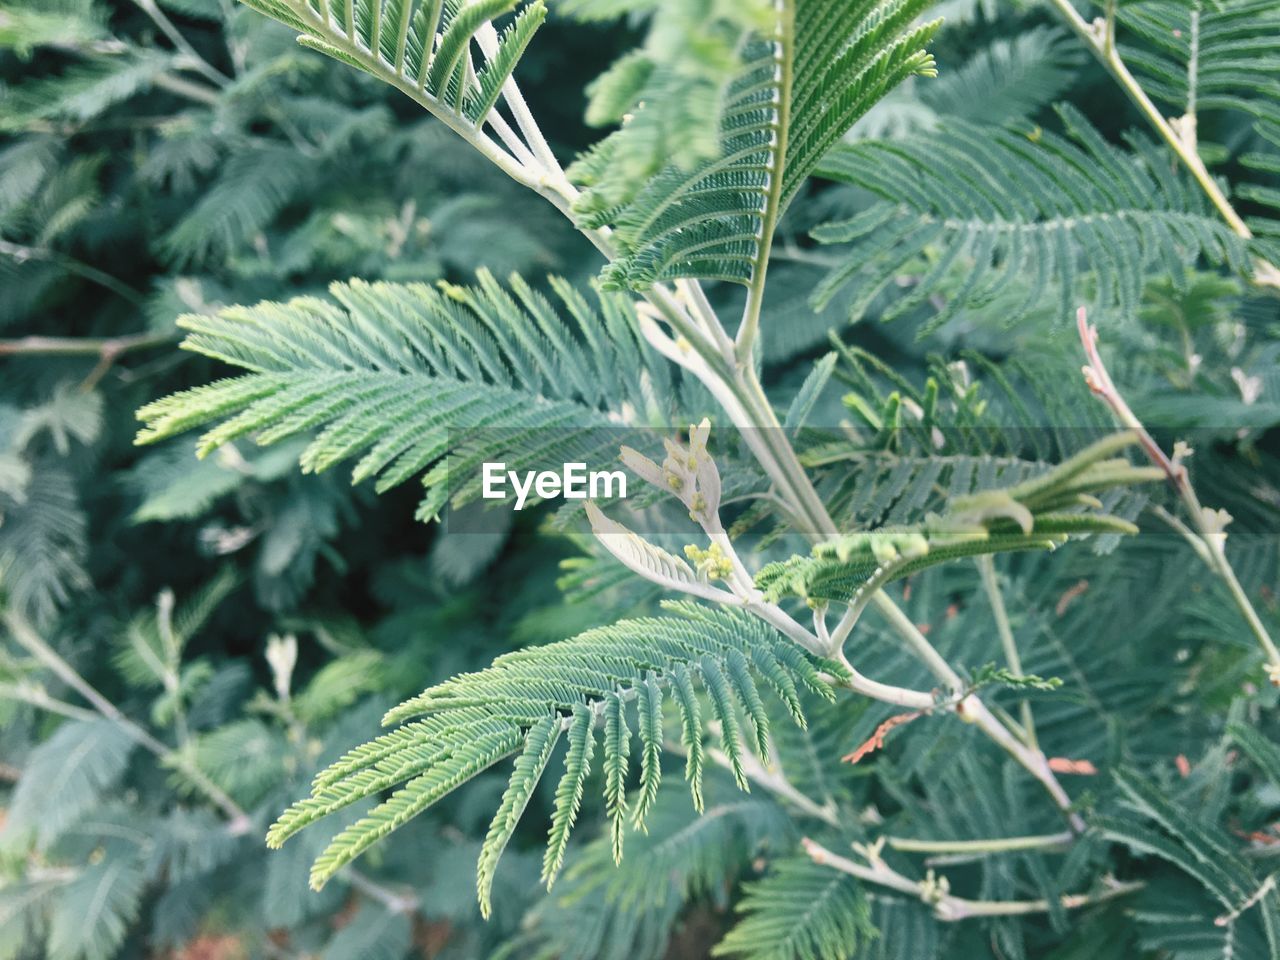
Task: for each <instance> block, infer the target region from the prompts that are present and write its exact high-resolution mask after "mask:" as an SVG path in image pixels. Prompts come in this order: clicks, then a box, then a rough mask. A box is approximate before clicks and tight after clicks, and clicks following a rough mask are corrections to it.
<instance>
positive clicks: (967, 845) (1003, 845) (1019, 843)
mask: <svg viewBox="0 0 1280 960" xmlns="http://www.w3.org/2000/svg"><path fill="white" fill-rule="evenodd" d="M1073 839H1075V836H1074V834H1072V833H1071V832H1070V831H1067V830H1064V831H1062V832H1061V833H1043V834H1037V835H1034V836H1029V837H997V838H995V839H991V840H918V839H915V838H913V837H885V841H886V842H887V843H888V845H889V847H890V848H891V849H893V850H899V851H901V852H903V853H965V854H967V853H978V854H981V853H1010V852H1013V851H1017V850H1042V849H1044V848H1046V847H1061V846H1065V845H1066V844H1069V843H1071V841H1072V840H1073Z"/></svg>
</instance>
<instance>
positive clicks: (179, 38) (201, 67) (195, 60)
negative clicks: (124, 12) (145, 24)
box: [133, 0, 231, 87]
mask: <svg viewBox="0 0 1280 960" xmlns="http://www.w3.org/2000/svg"><path fill="white" fill-rule="evenodd" d="M133 5H134V6H136V7H137V8H138V9H139V10H141V11H142V12H143V13H145V14H146V15H147V16H148V17H150V18H151V22H152V23H154V24H155V25H156V26H157V27H158V28H159V29H160V32H161V33H163V34H164V35H165V36H166V37H168V38H169V42H170V43H172V44H173V45H174V47H175V48H177V50H178V51H179V52H180V53H182V54H183V55H184V56H185V57H186V58H187V59H188V60H189V61H190V64H191V67H192V69H194V70H196V71H197V72H198V73H201V74H203V75H204V77H205V78H206V79H207V80H209V81H210V82H211V83H213V84H215V85H216V86H219V87H225V86H226V85H227V84H229V83H230V82H231V78H230V77H228V76H227V75H226V74H225V73H223V72H222V71H221V70H219V69H217V68H216V67H215V66H214V65H213V64H211V63H210V62H209V61H208V60H206V59H205V58H204V57H202V56H200V54H198V53H196V50H195V47H193V46H191V44H190V43H188V42H187V38H186V37H184V36H183V35H182V32H181V31H180V30H179V29H178V28H177V27H175V26H174V25H173V21H172V20H170V19H169V18H168V17H167V16H165V13H164V11H163V10H161V9H160V7H159V6H158V5H157V4H156V0H133Z"/></svg>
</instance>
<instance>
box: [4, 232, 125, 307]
mask: <svg viewBox="0 0 1280 960" xmlns="http://www.w3.org/2000/svg"><path fill="white" fill-rule="evenodd" d="M0 256H6V257H11V258H13V260H15V261H16V262H17V263H19V264H21V263H25V262H26V261H28V260H43V261H45V262H46V263H54V264H57V265H58V266H60V267H62V269H64V270H66V271H68V272H70V273H74V274H77V275H78V276H81V277H84V279H86V280H89V281H91V282H93V283H96V284H97V285H98V286H100V287H104V288H105V289H107V290H110V291H111V292H112V293H114V294H116V295H117V296H119V297H121V298H122V299H124V300H128V301H129V302H130V303H131V304H133V305H134V306H135V307H142V306H144V305H145V304H146V299H145V298H144V297H143V295H142V294H141V293H139V292H138V291H137V290H135V289H133V287H131V286H129V285H128V284H126V283H121V282H120V281H119V280H117V279H116V278H115V277H113V276H111V274H109V273H104V272H103V271H102V270H99V269H98V268H97V267H91V266H89V264H87V263H81V262H80V261H79V260H77V259H76V258H75V257H70V256H67V255H66V254H65V253H60V252H59V251H57V250H50V249H48V248H46V247H28V246H24V245H22V244H19V243H10V242H9V241H8V240H4V239H0Z"/></svg>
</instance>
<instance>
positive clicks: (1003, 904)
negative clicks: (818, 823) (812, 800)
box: [800, 837, 1145, 923]
mask: <svg viewBox="0 0 1280 960" xmlns="http://www.w3.org/2000/svg"><path fill="white" fill-rule="evenodd" d="M800 842H801V845H802V846H803V847H804V850H805V853H807V854H808V855H809V857H810V859H812V860H813V862H814V863H817V864H821V865H822V866H827V867H831V868H832V869H835V870H839V871H840V872H841V873H847V874H849V875H850V876H853V877H857V878H858V879H859V880H863V881H865V882H867V883H874V884H877V885H878V886H882V887H888V888H889V889H891V890H897V891H898V892H899V893H905V894H908V895H910V896H913V897H917V898H918V899H919V900H920V901H921V902H922V903H924V904H925V905H927V906H929V907H930V908H932V910H933V913H934V916H935V917H936V918H937V919H939V920H942V921H944V922H950V923H954V922H956V921H959V920H967V919H970V918H971V917H1013V916H1025V915H1027V914H1035V913H1047V912H1049V910H1050V909H1052V906H1053V905H1052V904H1050V903H1049V901H1048V900H969V899H966V898H964V897H957V896H954V895H952V893H951V892H950V884H949V883H948V882H947V878H946V877H938V876H935V875H934V872H933V871H932V870H930V871H929V873H928V874H927V876H926V877H925V879H924V880H912V879H911V878H910V877H907V876H904V875H903V874H901V873H899V872H898V871H896V870H894V869H893V868H892V867H890V866H889V865H888V864H886V863H885V862H884V860H882V859H881V858H880V856H879V849H880V848H879V846H878V845H876V846H870V847H864V848H862V850H861V852H862V853H863V854H864V856H866V857H867V863H866V864H861V863H855V862H854V861H853V860H850V859H849V858H848V857H842V856H840V855H839V854H837V853H833V852H832V851H830V850H828V849H827V848H826V847H824V846H822V845H821V844H819V843H816V842H815V841H813V840H810V839H809V838H808V837H804V838H803V839H802V840H801V841H800ZM1104 883H1105V884H1106V885H1105V887H1104V888H1103V889H1102V890H1101V891H1099V892H1097V893H1076V894H1067V895H1064V896H1062V897H1060V898H1059V900H1058V906H1060V907H1062V909H1064V910H1076V909H1079V908H1081V907H1087V906H1091V905H1092V904H1095V903H1102V902H1104V901H1106V900H1111V899H1114V898H1116V897H1122V896H1125V895H1126V894H1130V893H1134V892H1136V891H1138V890H1141V889H1142V888H1143V887H1144V886H1145V885H1144V884H1142V883H1121V882H1119V881H1117V880H1114V879H1112V878H1106V879H1105V880H1104Z"/></svg>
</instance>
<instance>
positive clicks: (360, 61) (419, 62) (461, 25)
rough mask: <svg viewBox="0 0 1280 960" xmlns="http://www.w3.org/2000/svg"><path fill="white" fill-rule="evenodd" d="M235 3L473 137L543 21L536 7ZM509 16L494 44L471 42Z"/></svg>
mask: <svg viewBox="0 0 1280 960" xmlns="http://www.w3.org/2000/svg"><path fill="white" fill-rule="evenodd" d="M243 2H244V3H245V4H246V5H248V6H250V7H253V8H254V9H255V10H258V11H259V12H261V13H264V14H266V15H267V16H268V17H271V18H272V19H274V20H279V21H280V22H281V23H283V24H285V26H288V27H290V28H292V29H294V30H296V31H298V33H299V36H298V42H299V43H300V44H302V45H303V46H304V47H310V48H311V49H313V50H318V51H320V52H321V53H324V54H327V55H328V56H330V57H333V58H334V59H335V60H341V61H342V62H343V63H346V64H349V65H351V66H353V67H355V68H356V69H358V70H363V71H364V72H365V73H368V74H370V75H372V76H374V77H377V78H378V79H379V80H382V81H383V82H385V83H389V84H391V85H392V86H394V87H396V88H397V89H399V90H402V91H403V92H405V93H407V94H409V95H410V96H412V97H414V99H416V100H418V101H419V102H420V103H422V104H423V105H424V106H426V107H427V108H428V109H429V110H431V111H432V112H433V113H437V114H440V115H442V116H446V117H447V118H449V119H451V120H452V121H454V122H455V123H458V124H462V125H464V126H467V127H471V128H473V129H474V128H478V127H480V126H482V125H483V124H484V122H485V120H486V118H487V117H488V116H489V113H490V111H491V110H492V109H493V108H494V105H495V104H496V103H497V101H498V97H499V96H500V94H501V92H502V86H503V84H504V83H506V81H507V80H508V79H509V78H510V77H511V73H512V71H513V70H514V69H515V66H516V63H517V62H518V61H519V60H520V56H521V55H522V54H523V53H524V50H525V47H527V46H528V44H529V41H530V39H532V37H533V34H534V33H535V31H537V29H538V27H539V26H541V25H542V21H543V20H545V19H546V16H547V9H546V5H545V4H544V3H543V0H531V2H525V0H473V2H469V3H468V2H466V0H243ZM517 8H522V9H520V10H519V12H518V13H516V15H515V16H514V18H512V20H511V22H510V23H509V24H508V26H507V27H506V29H504V30H503V31H502V32H501V34H500V35H498V36H497V37H496V39H495V41H494V43H492V44H488V45H486V44H484V43H481V42H479V40H478V35H479V34H480V33H481V31H483V30H489V29H492V28H491V26H490V25H491V24H492V22H493V21H494V20H497V19H499V18H501V17H504V16H507V15H509V14H512V13H513V12H515V11H516V10H517ZM486 46H487V47H488V49H487V50H486V49H485V47H486ZM479 51H483V59H480V57H479V55H478V52H479Z"/></svg>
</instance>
